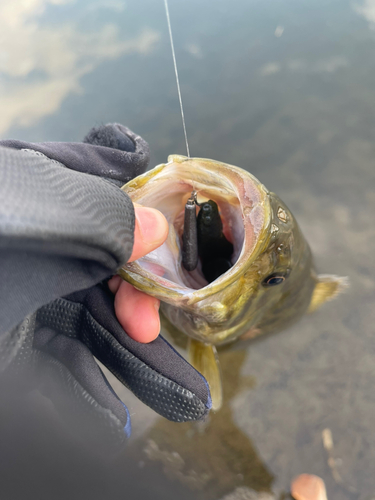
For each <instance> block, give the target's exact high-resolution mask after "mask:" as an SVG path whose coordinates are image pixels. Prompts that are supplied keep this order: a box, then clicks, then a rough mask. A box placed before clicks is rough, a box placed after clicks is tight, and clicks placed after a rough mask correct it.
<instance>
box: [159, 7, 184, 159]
mask: <svg viewBox="0 0 375 500" xmlns="http://www.w3.org/2000/svg"><path fill="white" fill-rule="evenodd" d="M164 6H165V13H166V15H167V23H168V30H169V39H170V41H171V49H172V57H173V64H174V72H175V75H176V82H177V92H178V98H179V101H180V109H181V117H182V126H183V129H184V135H185V143H186V151H187V155H188V158H190V151H189V144H188V140H187V134H186V125H185V116H184V108H183V106H182V97H181V89H180V80H179V78H178V71H177V63H176V54H175V52H174V43H173V37H172V28H171V20H170V18H169V8H168V0H164Z"/></svg>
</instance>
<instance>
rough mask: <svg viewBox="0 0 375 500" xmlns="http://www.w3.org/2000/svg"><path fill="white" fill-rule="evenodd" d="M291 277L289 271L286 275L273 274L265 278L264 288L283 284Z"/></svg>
mask: <svg viewBox="0 0 375 500" xmlns="http://www.w3.org/2000/svg"><path fill="white" fill-rule="evenodd" d="M288 275H289V271H287V272H285V273H272V274H270V275H269V276H267V278H264V280H263V282H262V285H263V286H275V285H280V284H281V283H283V282H284V281H285V280H286V278H287V277H288Z"/></svg>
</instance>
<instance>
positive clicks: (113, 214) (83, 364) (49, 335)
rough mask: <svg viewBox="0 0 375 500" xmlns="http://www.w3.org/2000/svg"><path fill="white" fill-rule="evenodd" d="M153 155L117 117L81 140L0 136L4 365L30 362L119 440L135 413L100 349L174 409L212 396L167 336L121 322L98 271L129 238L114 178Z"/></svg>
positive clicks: (115, 264)
mask: <svg viewBox="0 0 375 500" xmlns="http://www.w3.org/2000/svg"><path fill="white" fill-rule="evenodd" d="M147 164H148V145H147V143H146V142H145V141H144V140H143V139H142V138H141V137H139V136H136V135H135V134H133V133H132V132H131V131H130V130H129V129H127V128H126V127H123V126H122V125H118V124H114V125H107V126H103V127H100V128H98V129H93V130H92V131H91V132H90V133H89V135H88V136H87V137H86V138H85V143H40V144H31V143H25V142H21V141H2V142H0V172H1V174H0V175H1V178H0V200H1V206H0V272H1V277H2V280H1V282H0V369H1V368H2V369H3V370H5V369H6V368H7V367H8V366H9V368H8V370H9V369H15V367H20V366H22V367H24V366H30V364H32V365H33V366H34V367H36V368H37V371H38V372H39V373H42V374H43V377H42V380H43V384H44V386H45V390H46V391H47V392H48V393H49V394H50V397H51V398H52V399H53V400H54V403H55V405H57V407H58V408H59V410H60V411H61V412H63V411H64V409H65V408H66V406H67V405H68V406H69V408H70V409H69V414H70V415H72V411H71V410H72V409H73V410H74V415H76V417H77V418H76V421H77V422H78V421H80V422H82V421H83V422H84V423H85V425H84V432H85V433H86V434H88V435H89V436H90V438H92V436H97V435H98V423H100V427H101V430H102V432H101V433H99V434H100V436H101V437H103V435H104V436H105V440H106V441H107V442H113V443H115V444H120V445H121V444H122V443H123V442H124V440H125V437H126V435H128V434H129V432H130V418H129V414H128V411H127V409H126V407H125V406H124V405H123V403H122V402H121V401H120V400H119V399H118V397H117V396H116V395H115V393H114V392H113V390H112V388H111V387H110V386H109V384H108V382H107V380H106V379H105V377H104V375H103V374H102V372H101V370H100V368H99V366H98V365H97V363H96V362H95V360H94V357H93V356H95V357H97V358H98V359H99V360H100V361H101V362H102V363H103V364H104V365H105V366H106V367H108V369H109V370H111V371H112V373H114V374H115V375H116V377H118V378H119V379H120V380H121V381H122V382H123V383H124V384H125V385H126V386H127V387H128V388H129V389H130V390H131V391H133V392H134V394H135V395H136V396H137V397H139V398H140V399H141V400H142V401H143V402H144V403H146V404H147V405H149V406H150V407H151V408H153V409H154V410H155V411H157V412H158V413H160V414H161V415H163V416H165V417H167V418H168V419H170V420H174V421H178V422H181V421H186V420H198V419H201V418H203V417H204V416H205V415H206V414H207V412H208V411H209V408H210V407H211V400H210V394H209V390H208V385H207V382H206V381H205V379H204V378H203V377H202V376H201V375H200V374H199V373H198V372H197V371H196V370H194V369H193V368H192V367H191V366H190V365H189V364H188V363H187V362H186V361H185V360H184V359H183V358H182V357H181V356H180V355H179V354H178V353H177V352H176V351H175V350H174V349H173V348H172V347H171V346H170V345H169V344H168V343H167V342H166V341H165V340H164V339H163V338H162V337H160V336H159V337H158V338H157V339H156V340H155V341H153V342H151V343H149V344H140V343H138V342H136V341H134V340H132V339H131V338H130V337H129V336H128V335H127V334H126V333H125V332H124V330H123V329H122V327H121V326H120V324H119V323H118V321H117V319H116V316H115V313H114V305H113V302H114V301H113V295H112V293H111V292H110V291H109V289H108V286H107V284H106V283H105V282H104V283H103V282H102V281H103V280H104V279H105V278H108V277H110V276H111V275H112V274H113V273H114V272H115V271H116V270H117V269H118V268H119V267H120V266H121V265H123V264H124V263H125V262H127V260H128V259H129V257H130V255H131V252H132V247H133V233H134V210H133V206H132V203H131V201H130V199H129V198H128V196H127V195H126V194H125V193H124V192H123V191H121V190H120V189H119V188H118V186H121V185H122V184H124V183H125V182H127V181H128V180H130V179H131V178H132V177H134V176H136V175H139V174H140V173H142V172H143V171H144V170H145V169H146V167H147ZM67 294H70V295H68V296H66V295H67ZM61 297H64V298H61ZM51 301H52V302H51ZM23 318H25V319H24V320H23ZM21 320H23V321H22V322H21V323H19V322H20V321H21ZM62 382H63V383H62ZM62 387H63V388H64V390H63V391H61V388H62ZM79 429H80V430H79V432H80V433H81V431H82V427H81V426H80V427H79ZM124 431H125V432H124Z"/></svg>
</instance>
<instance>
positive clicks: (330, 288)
mask: <svg viewBox="0 0 375 500" xmlns="http://www.w3.org/2000/svg"><path fill="white" fill-rule="evenodd" d="M348 284H349V283H348V278H343V277H339V276H333V275H329V274H320V275H319V276H318V278H317V283H316V285H315V288H314V291H313V294H312V297H311V302H310V306H309V309H308V311H309V312H313V311H315V310H316V309H318V308H319V307H320V306H321V305H322V304H324V302H327V301H328V300H332V299H334V298H335V297H336V295H338V294H339V293H341V292H342V291H343V290H344V289H345V288H346V287H347V286H348Z"/></svg>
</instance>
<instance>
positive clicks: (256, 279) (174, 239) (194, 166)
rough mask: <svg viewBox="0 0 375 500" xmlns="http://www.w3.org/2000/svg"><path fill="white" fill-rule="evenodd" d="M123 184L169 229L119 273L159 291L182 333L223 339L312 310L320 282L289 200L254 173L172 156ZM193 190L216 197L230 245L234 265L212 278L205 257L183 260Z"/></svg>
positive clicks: (153, 292) (219, 341) (204, 339)
mask: <svg viewBox="0 0 375 500" xmlns="http://www.w3.org/2000/svg"><path fill="white" fill-rule="evenodd" d="M122 189H123V190H124V191H125V192H126V193H127V194H128V195H129V196H130V198H131V199H132V201H133V202H134V203H138V204H140V205H144V206H148V207H153V208H156V209H158V210H160V211H161V212H162V213H163V214H164V216H165V217H166V219H167V221H168V224H169V234H168V238H167V240H166V241H165V243H164V244H163V245H161V246H160V247H159V248H157V249H156V250H154V251H153V252H151V253H149V254H147V255H146V256H144V257H142V258H141V259H138V260H137V261H135V262H131V263H128V264H126V265H124V266H123V267H122V268H121V269H120V270H119V274H120V275H121V276H122V277H123V278H124V279H125V280H127V281H128V282H130V283H131V284H132V285H133V286H135V287H136V288H137V289H139V290H141V291H143V292H145V293H147V294H149V295H152V296H154V297H156V298H158V299H159V300H160V301H161V310H162V312H163V313H164V315H165V316H166V317H167V319H168V320H169V321H170V322H171V323H172V325H174V326H175V327H177V328H178V329H179V330H180V331H182V332H183V333H185V334H187V335H188V336H190V337H192V338H194V339H196V340H199V341H201V342H204V343H208V344H214V345H219V344H223V343H226V342H230V341H232V340H234V339H236V338H238V337H239V336H242V335H244V334H246V333H247V332H251V331H258V332H260V333H264V332H267V331H272V330H273V329H279V328H281V327H283V326H285V325H286V324H288V323H290V322H292V321H293V320H295V319H297V318H298V317H299V316H301V315H302V314H303V313H304V312H305V311H306V310H307V309H308V307H309V305H310V303H311V300H312V295H313V292H314V289H315V286H316V284H317V277H316V274H315V271H314V269H313V263H312V256H311V252H310V248H309V246H308V244H307V242H306V240H305V239H304V237H303V235H302V233H301V231H300V229H299V227H298V224H297V222H296V221H295V219H294V217H293V215H292V214H291V212H290V211H289V209H288V208H287V207H286V205H285V204H284V203H283V202H282V201H281V200H280V199H279V198H278V197H277V196H276V195H275V194H273V193H270V192H269V191H268V190H267V189H266V188H265V187H264V186H263V184H261V183H260V182H259V181H258V180H257V179H256V178H255V177H254V176H253V175H251V174H250V173H249V172H247V171H245V170H243V169H241V168H238V167H235V166H232V165H228V164H225V163H221V162H217V161H214V160H209V159H202V158H187V157H184V156H179V155H172V156H170V157H169V158H168V163H166V164H162V165H159V166H157V167H155V168H154V169H152V170H150V171H148V172H146V173H145V174H143V175H140V176H138V177H136V178H135V179H133V180H131V181H130V182H128V183H127V184H125V186H123V188H122ZM192 191H195V192H196V193H197V197H198V202H204V201H208V200H214V201H215V202H216V203H217V205H218V208H219V211H220V216H221V220H222V222H223V232H224V235H225V236H226V238H227V239H228V240H229V241H230V242H231V243H232V244H233V249H234V250H233V255H232V257H231V263H232V267H231V268H230V269H229V270H228V271H227V272H225V273H224V274H222V275H221V276H219V278H217V279H216V280H214V281H213V282H212V283H208V282H207V281H206V279H205V278H204V276H203V273H202V267H201V263H200V262H199V263H198V267H197V269H195V270H194V271H192V272H188V271H186V270H185V269H184V267H183V265H182V251H181V248H182V234H183V224H184V208H185V204H186V202H187V200H188V199H189V197H190V196H191V193H192ZM197 210H198V207H197Z"/></svg>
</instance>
